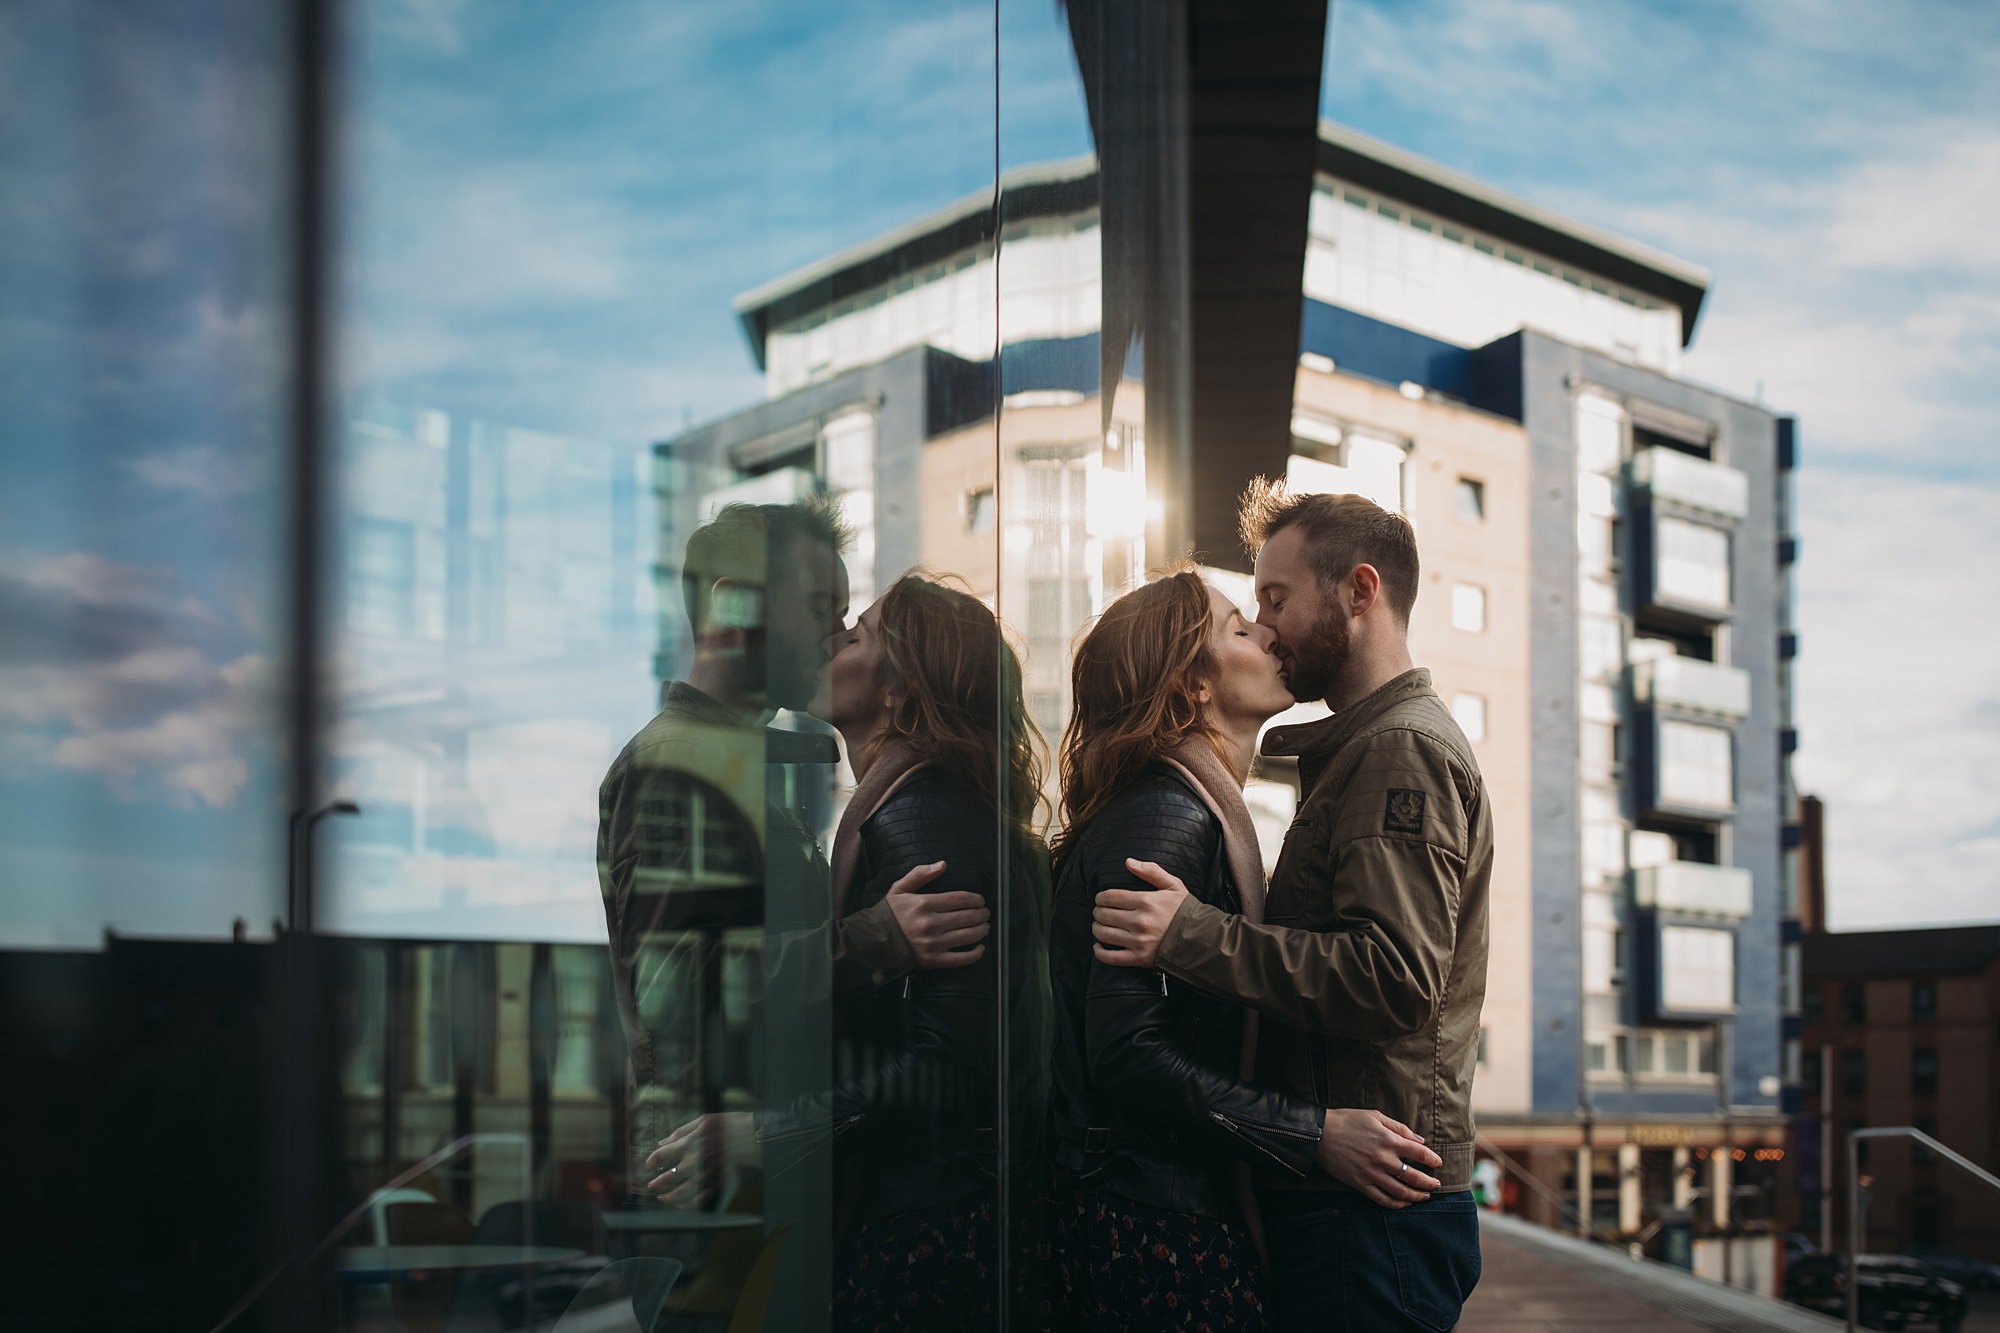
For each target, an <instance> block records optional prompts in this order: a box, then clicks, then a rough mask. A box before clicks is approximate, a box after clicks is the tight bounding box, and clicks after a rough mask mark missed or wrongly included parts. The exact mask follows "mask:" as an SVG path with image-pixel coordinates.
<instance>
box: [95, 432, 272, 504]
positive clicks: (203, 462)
mask: <svg viewBox="0 0 2000 1333" xmlns="http://www.w3.org/2000/svg"><path fill="white" fill-rule="evenodd" d="M126 466H127V467H128V468H129V469H130V470H131V472H132V475H133V476H135V477H137V478H138V479H139V480H140V481H143V482H145V483H146V484H147V485H148V486H155V487H158V488H159V489H160V490H163V491H173V492H179V493H181V494H184V495H191V496H196V497H198V498H200V499H203V500H228V499H232V498H234V497H236V496H239V495H243V494H246V493H247V492H249V491H251V490H252V489H254V488H255V486H256V481H255V479H254V478H253V477H251V476H250V475H249V472H248V470H247V469H246V468H245V467H244V466H243V464H242V462H241V461H240V460H239V459H237V458H236V457H234V456H232V455H231V454H230V453H229V452H227V451H226V450H224V449H223V448H222V447H221V446H220V445H216V444H191V445H187V446H185V447H183V448H179V449H160V450H157V451H154V452H152V453H144V454H138V455H136V456H134V457H132V458H130V459H128V460H127V462H126Z"/></svg>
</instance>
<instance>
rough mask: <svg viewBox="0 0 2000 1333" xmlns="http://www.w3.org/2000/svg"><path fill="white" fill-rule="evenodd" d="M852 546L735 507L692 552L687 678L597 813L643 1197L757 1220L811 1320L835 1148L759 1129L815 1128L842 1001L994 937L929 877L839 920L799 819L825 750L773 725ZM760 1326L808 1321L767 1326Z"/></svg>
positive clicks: (814, 651)
mask: <svg viewBox="0 0 2000 1333" xmlns="http://www.w3.org/2000/svg"><path fill="white" fill-rule="evenodd" d="M845 542H846V533H845V531H844V530H843V528H842V527H841V525H840V522H839V519H838V514H837V511H836V510H834V509H833V507H832V506H831V505H830V504H826V503H802V504H795V505H756V506H752V505H731V506H728V507H726V508H725V509H723V510H722V511H721V512H720V513H719V514H718V515H717V516H716V518H715V519H714V521H713V522H711V523H709V524H707V525H706V526H704V527H702V528H700V529H698V530H697V531H696V532H695V533H693V534H692V536H691V537H690V538H689V540H688V543H687V547H686V551H685V555H684V559H683V564H682V570H683V573H682V584H683V593H684V597H685V602H686V606H687V612H688V619H689V626H690V629H691V630H692V633H693V641H694V655H693V660H692V663H691V665H690V668H689V670H688V673H687V678H686V679H685V680H681V681H674V682H671V683H670V684H669V685H668V686H667V688H666V690H665V693H664V697H663V701H662V707H661V709H660V712H659V713H658V714H657V715H656V716H655V717H654V718H653V719H652V721H650V722H649V723H648V724H647V725H646V726H645V728H644V729H642V730H641V731H640V733H639V734H638V735H637V736H636V737H634V738H633V739H632V741H631V742H630V743H629V744H628V745H627V746H626V747H625V749H624V751H623V752H622V753H621V754H620V755H619V757H618V759H617V760H616V761H615V762H614V763H613V764H612V767H611V770H610V772H609V773H608V774H607V775H606V777H605V779H604V783H603V785H602V787H601V789H600V793H599V833H598V873H599V881H600V887H601V889H602V891H603V894H604V903H605V914H606V923H607V927H608V932H609V937H610V947H611V960H612V974H613V982H614V987H615V990H616V994H617V1002H618V1008H619V1013H620V1016H621V1020H622V1022H623V1026H624V1029H625V1032H626V1036H627V1042H628V1046H629V1049H630V1057H631V1085H632V1096H631V1097H630V1098H629V1099H628V1114H629V1128H628V1132H627V1142H628V1145H629V1148H630V1150H631V1152H632V1157H631V1158H630V1159H628V1162H629V1165H630V1167H631V1169H632V1170H633V1172H634V1175H633V1182H634V1185H635V1187H637V1188H638V1189H640V1190H642V1191H644V1192H646V1193H650V1194H653V1195H655V1196H656V1197H658V1198H659V1199H660V1200H661V1201H662V1202H663V1203H664V1204H665V1205H666V1206H667V1207H669V1208H674V1209H683V1210H698V1209H707V1208H710V1207H713V1206H716V1205H717V1204H720V1205H721V1206H723V1207H724V1208H726V1209H727V1210H729V1211H731V1212H734V1213H755V1214H762V1215H763V1217H764V1220H765V1227H764V1230H765V1231H766V1232H770V1233H774V1234H775V1233H776V1231H777V1229H778V1228H779V1227H780V1226H782V1225H783V1224H784V1223H788V1222H789V1223H794V1224H796V1226H795V1228H794V1231H793V1233H792V1234H791V1235H790V1236H789V1237H787V1238H786V1239H785V1240H784V1241H783V1242H781V1243H782V1244H783V1245H784V1246H785V1248H786V1251H787V1254H786V1261H785V1275H784V1277H783V1278H782V1279H781V1282H780V1286H781V1287H782V1288H789V1289H791V1290H792V1291H793V1292H794V1293H797V1294H800V1296H801V1300H802V1301H805V1300H806V1297H809V1296H810V1293H811V1292H812V1291H813V1290H817V1292H818V1293H819V1294H818V1296H817V1298H816V1301H817V1309H818V1311H819V1316H818V1318H819V1319H820V1320H823V1319H824V1317H825V1315H824V1311H825V1309H826V1300H825V1292H826V1263H827V1246H828V1245H829V1243H830V1222H831V1218H832V1212H833V1203H832V1198H831V1193H830V1183H829V1177H830V1171H831V1165H830V1159H829V1157H828V1149H827V1145H828V1144H829V1143H830V1133H831V1127H830V1126H823V1127H822V1128H823V1129H824V1131H825V1132H822V1133H815V1134H795V1135H793V1136H791V1137H792V1145H793V1146H792V1147H791V1148H790V1150H789V1151H788V1148H787V1144H786V1143H785V1141H784V1138H783V1136H773V1135H771V1134H769V1133H765V1132H762V1130H761V1129H760V1126H759V1123H758V1120H759V1113H760V1112H764V1111H766V1110H767V1109H768V1108H770V1107H774V1106H775V1107H784V1108H788V1115H789V1116H790V1119H789V1121H788V1124H790V1125H792V1126H793V1127H797V1126H798V1124H799V1119H798V1117H799V1116H800V1115H801V1114H804V1113H805V1112H804V1110H803V1108H818V1109H819V1111H820V1112H821V1113H824V1112H825V1110H826V1108H827V1103H828V1090H829V1088H830V1087H831V1084H832V1068H833V1065H832V1034H831V1028H830V1023H831V1021H832V1005H831V1003H830V1001H831V1000H832V999H833V997H835V996H836V995H849V994H855V993H860V992H863V991H869V990H884V989H893V988H895V987H897V986H899V985H900V984H901V983H902V982H903V980H904V979H905V978H906V977H908V976H909V975H910V974H911V973H912V972H914V971H916V970H918V969H922V968H926V967H931V966H938V965H941V964H942V965H946V966H955V965H958V964H959V963H960V962H961V958H960V955H958V954H956V953H954V952H953V950H954V949H957V948H961V947H963V946H964V944H965V943H966V941H967V940H968V939H972V940H975V941H976V939H977V938H978V937H983V936H984V934H985V932H986V930H987V926H986V908H985V906H984V902H983V900H982V899H981V898H980V897H979V896H978V895H976V894H973V893H969V892H963V891H960V892H947V893H936V894H931V893H919V892H916V890H917V889H919V888H922V887H923V886H924V885H926V884H927V883H928V882H929V881H930V880H932V879H934V878H935V877H936V875H937V874H938V871H937V870H936V869H934V868H924V869H920V870H918V871H917V872H916V873H914V874H901V873H900V872H899V875H898V876H895V877H892V878H894V879H897V880H898V881H899V882H896V883H895V884H894V885H893V887H892V888H891V889H890V891H889V892H886V893H884V894H881V895H879V900H878V901H874V902H872V903H870V904H868V906H867V907H866V908H865V909H864V910H860V911H853V912H848V913H846V914H844V915H839V916H836V915H835V914H834V913H832V911H831V910H830V909H831V903H832V896H831V893H830V876H831V867H830V866H829V865H828V862H827V860H826V858H825V856H824V855H823V854H822V852H821V849H820V848H819V846H818V844H817V842H816V841H815V839H814V837H813V833H812V829H813V828H814V826H815V823H816V819H815V817H814V815H813V813H812V812H813V810H814V809H815V808H819V809H824V808H825V805H824V802H823V800H819V799H815V797H816V795H817V796H820V797H823V796H824V793H825V790H826V788H827V786H828V784H829V783H830V781H831V778H832V773H833V762H834V759H835V752H834V746H833V740H832V737H830V736H828V735H826V734H824V733H817V732H806V731H797V730H785V729H781V728H777V727H773V726H771V725H770V723H771V721H772V718H773V715H774V714H775V713H776V712H777V711H778V710H780V709H784V710H792V711H800V710H804V709H805V708H806V707H808V705H809V704H810V703H811V701H812V699H813V696H814V695H815V693H816V692H817V691H818V689H819V686H820V681H821V675H822V671H823V669H824V667H825V665H826V662H827V659H828V655H829V653H830V652H831V649H832V646H833V644H834V642H835V640H836V636H837V632H838V631H842V630H844V629H846V599H847V576H846V570H845V567H844V565H843V564H842V561H841V559H840V551H841V549H842V547H843V546H844V545H845ZM990 836H991V835H990V833H989V834H988V839H989V841H990ZM909 868H910V867H909V866H907V865H906V866H904V867H903V868H902V869H903V870H905V871H907V870H909ZM968 931H970V932H972V933H971V935H969V936H968V934H967V932H968ZM669 1145H670V1146H669ZM648 1156H650V1157H651V1158H652V1159H653V1160H652V1161H651V1162H650V1163H648V1162H646V1161H645V1160H644V1159H645V1158H647V1157H648ZM739 1248H740V1247H739ZM744 1267H745V1268H747V1267H748V1265H747V1264H746V1265H744ZM718 1280H722V1279H721V1278H718ZM786 1303H787V1301H786V1299H785V1298H783V1297H781V1299H780V1304H781V1305H783V1304H786ZM799 1308H800V1309H801V1310H810V1309H812V1308H813V1306H812V1304H811V1302H810V1301H806V1303H803V1304H801V1305H800V1307H799ZM773 1320H774V1325H780V1326H790V1325H792V1324H794V1323H795V1322H796V1324H797V1326H800V1327H806V1326H809V1323H810V1319H809V1317H806V1316H802V1317H801V1319H799V1320H797V1321H795V1320H793V1319H780V1318H779V1311H778V1309H776V1308H774V1310H773Z"/></svg>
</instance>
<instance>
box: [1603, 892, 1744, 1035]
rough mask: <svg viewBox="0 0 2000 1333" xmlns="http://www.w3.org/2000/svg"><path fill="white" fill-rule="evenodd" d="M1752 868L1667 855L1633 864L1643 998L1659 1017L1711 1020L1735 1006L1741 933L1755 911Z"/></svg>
mask: <svg viewBox="0 0 2000 1333" xmlns="http://www.w3.org/2000/svg"><path fill="white" fill-rule="evenodd" d="M1751 887H1752V884H1751V878H1750V872H1749V871H1747V870H1741V869H1738V868H1737V867H1735V866H1718V865H1702V864H1698V863H1696V862H1692V861H1666V862H1663V863H1660V864H1658V865H1649V866H1637V867H1634V869H1633V871H1632V903H1633V906H1634V907H1635V908H1636V909H1637V911H1636V914H1635V916H1636V920H1637V922H1638V926H1639V929H1638V932H1637V933H1638V942H1639V960H1638V961H1639V973H1640V975H1639V983H1640V984H1639V987H1638V999H1639V1002H1640V1007H1641V1009H1642V1011H1643V1016H1644V1017H1645V1018H1647V1019H1649V1020H1653V1021H1659V1022H1706V1021H1713V1020H1715V1019H1718V1018H1726V1017H1728V1016H1729V1015H1731V1014H1733V1013H1735V1012H1736V952H1737V949H1736V944H1737V940H1736V934H1737V928H1738V927H1739V926H1740V925H1741V924H1742V923H1743V921H1744V919H1745V918H1746V917H1748V916H1749V915H1750V907H1751V897H1752V895H1751Z"/></svg>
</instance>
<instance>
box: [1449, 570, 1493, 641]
mask: <svg viewBox="0 0 2000 1333" xmlns="http://www.w3.org/2000/svg"><path fill="white" fill-rule="evenodd" d="M1451 627H1452V628H1453V629H1459V630H1464V631H1465V632H1466V633H1467V634H1479V633H1481V632H1483V631H1484V630H1485V629H1486V589H1484V588H1482V587H1480V586H1479V585H1478V584H1475V583H1458V584H1454V585H1452V589H1451Z"/></svg>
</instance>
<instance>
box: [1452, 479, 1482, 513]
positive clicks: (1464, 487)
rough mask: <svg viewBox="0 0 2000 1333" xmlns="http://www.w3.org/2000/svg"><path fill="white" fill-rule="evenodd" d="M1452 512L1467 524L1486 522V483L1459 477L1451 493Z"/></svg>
mask: <svg viewBox="0 0 2000 1333" xmlns="http://www.w3.org/2000/svg"><path fill="white" fill-rule="evenodd" d="M1452 512H1454V513H1456V514H1457V515H1458V516H1459V517H1460V518H1462V519H1464V520H1465V521H1466V522H1468V523H1483V522H1484V521H1485V520H1486V483H1485V482H1483V481H1479V480H1477V479H1475V478H1473V477H1460V478H1459V479H1458V486H1457V488H1456V489H1455V490H1453V492H1452Z"/></svg>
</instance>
